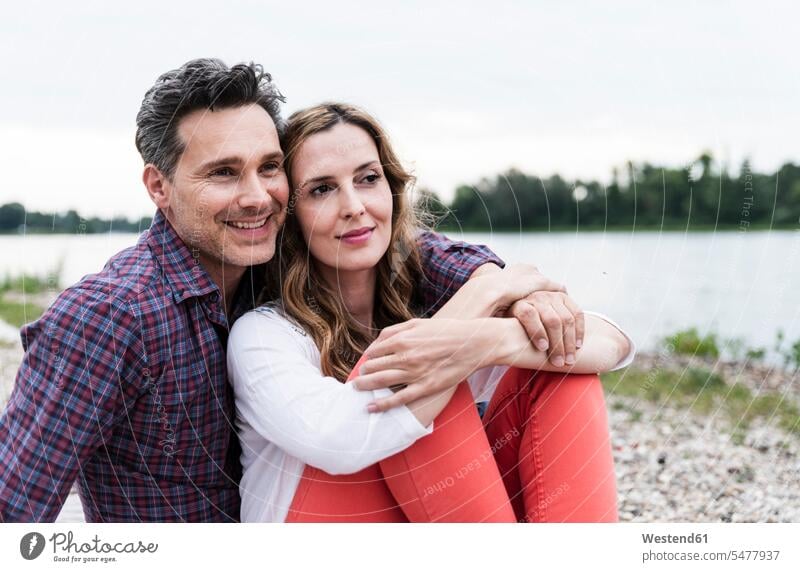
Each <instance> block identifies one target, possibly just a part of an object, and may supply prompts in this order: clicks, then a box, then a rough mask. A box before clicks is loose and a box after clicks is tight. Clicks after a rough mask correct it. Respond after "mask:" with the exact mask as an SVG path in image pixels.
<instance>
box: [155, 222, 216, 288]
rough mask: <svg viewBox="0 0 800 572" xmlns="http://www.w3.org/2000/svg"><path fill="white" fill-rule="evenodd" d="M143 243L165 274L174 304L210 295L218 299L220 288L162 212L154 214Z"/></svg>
mask: <svg viewBox="0 0 800 572" xmlns="http://www.w3.org/2000/svg"><path fill="white" fill-rule="evenodd" d="M145 240H146V241H147V244H148V246H149V247H150V251H151V252H152V253H153V257H154V258H155V259H156V260H157V261H158V264H159V265H160V266H161V269H162V270H163V272H164V278H165V280H166V281H167V283H168V285H169V287H170V289H171V290H172V295H173V297H174V298H175V302H176V303H178V304H180V303H181V302H183V301H184V300H186V299H188V298H196V297H202V296H206V295H208V294H212V293H216V296H217V299H219V288H218V287H217V285H216V284H215V283H214V281H213V280H211V277H210V276H209V275H208V272H206V270H205V268H203V266H202V265H201V264H200V259H199V258H198V257H196V256H193V255H192V251H191V250H190V249H189V247H188V246H187V245H186V243H185V242H184V241H183V239H182V238H181V237H180V236H178V233H177V232H175V229H174V228H173V227H172V224H170V222H169V221H168V220H167V219H166V217H165V216H164V213H162V212H161V209H158V210H157V211H156V214H155V216H154V217H153V223H152V224H151V225H150V229H149V230H148V231H147V237H146V239H145Z"/></svg>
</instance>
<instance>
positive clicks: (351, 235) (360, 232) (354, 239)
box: [339, 227, 375, 244]
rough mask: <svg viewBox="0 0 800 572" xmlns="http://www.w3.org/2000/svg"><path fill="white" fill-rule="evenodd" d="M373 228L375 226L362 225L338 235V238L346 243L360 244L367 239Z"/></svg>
mask: <svg viewBox="0 0 800 572" xmlns="http://www.w3.org/2000/svg"><path fill="white" fill-rule="evenodd" d="M374 230H375V227H371V228H370V227H364V228H359V229H356V230H351V231H350V232H347V233H345V234H343V235H342V236H340V237H339V238H340V239H341V240H342V241H343V242H346V243H347V244H361V243H363V242H366V241H368V240H369V237H370V236H372V232H373V231H374Z"/></svg>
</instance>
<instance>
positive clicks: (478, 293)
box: [434, 274, 505, 319]
mask: <svg viewBox="0 0 800 572" xmlns="http://www.w3.org/2000/svg"><path fill="white" fill-rule="evenodd" d="M504 294H505V292H504V291H503V289H502V288H501V287H500V286H499V282H498V280H497V277H496V276H495V277H494V278H493V277H491V276H490V275H488V274H483V275H481V276H475V277H473V278H470V279H469V280H468V281H467V282H466V283H465V284H464V285H463V286H462V287H461V288H460V289H459V291H458V292H456V294H455V295H454V296H453V297H452V298H450V300H449V301H448V302H447V303H446V304H445V305H444V306H443V307H442V308H441V309H440V310H439V311H438V312H437V313H436V315H435V316H434V317H436V318H458V319H477V318H488V317H490V316H493V315H494V314H495V313H497V311H498V310H499V309H500V308H501V307H502V300H503V296H504Z"/></svg>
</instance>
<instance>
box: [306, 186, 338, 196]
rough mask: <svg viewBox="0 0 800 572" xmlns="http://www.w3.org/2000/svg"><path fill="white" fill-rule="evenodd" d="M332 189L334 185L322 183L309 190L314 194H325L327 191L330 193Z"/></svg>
mask: <svg viewBox="0 0 800 572" xmlns="http://www.w3.org/2000/svg"><path fill="white" fill-rule="evenodd" d="M332 190H333V187H332V186H330V185H320V186H318V187H314V188H313V189H311V191H309V192H310V194H312V195H316V196H321V195H324V194H326V193H329V192H330V191H332Z"/></svg>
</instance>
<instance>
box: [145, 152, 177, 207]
mask: <svg viewBox="0 0 800 572" xmlns="http://www.w3.org/2000/svg"><path fill="white" fill-rule="evenodd" d="M142 182H143V183H144V186H145V187H146V188H147V194H148V195H150V200H151V201H153V202H154V203H155V205H156V206H157V207H158V208H160V209H166V208H168V207H169V199H170V193H171V191H172V186H171V185H170V182H169V181H168V180H167V177H166V176H165V175H164V174H163V173H162V172H161V171H160V170H159V169H158V167H156V166H155V165H153V164H152V163H148V164H147V165H145V166H144V172H143V173H142Z"/></svg>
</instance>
